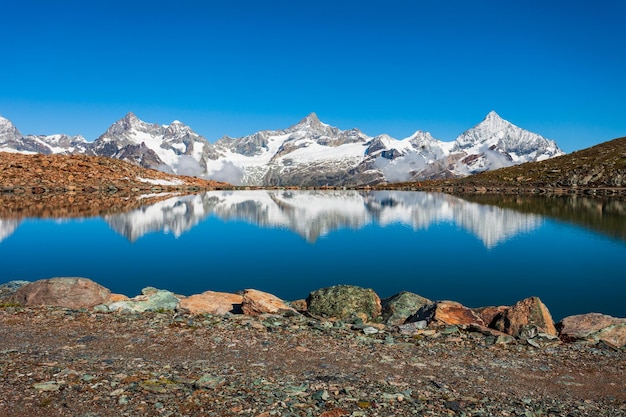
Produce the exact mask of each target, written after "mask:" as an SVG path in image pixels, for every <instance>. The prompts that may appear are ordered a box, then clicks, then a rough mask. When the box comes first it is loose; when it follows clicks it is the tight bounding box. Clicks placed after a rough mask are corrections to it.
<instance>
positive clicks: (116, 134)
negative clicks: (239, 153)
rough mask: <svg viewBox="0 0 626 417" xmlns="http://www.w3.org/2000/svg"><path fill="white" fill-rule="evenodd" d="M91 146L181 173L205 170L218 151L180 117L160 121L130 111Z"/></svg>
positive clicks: (101, 152)
mask: <svg viewBox="0 0 626 417" xmlns="http://www.w3.org/2000/svg"><path fill="white" fill-rule="evenodd" d="M91 150H92V151H93V152H94V153H95V154H96V155H99V156H108V157H111V158H117V159H122V160H126V161H128V162H132V163H136V164H138V165H141V166H144V167H147V168H156V169H160V170H161V171H166V172H173V173H176V174H180V175H202V174H204V173H206V166H207V160H209V159H211V158H217V156H218V155H217V153H216V152H215V149H214V148H213V145H211V144H210V143H209V142H208V141H207V140H206V139H205V138H203V137H202V136H200V135H198V134H197V133H195V132H194V131H193V130H191V128H190V127H189V126H186V125H184V124H182V123H181V122H179V121H177V120H176V121H174V122H172V123H171V124H169V125H157V124H150V123H146V122H144V121H142V120H139V119H138V118H137V116H135V115H134V114H133V113H128V114H127V115H126V116H124V117H123V118H122V119H120V120H118V121H117V122H115V123H114V124H113V125H111V127H109V129H107V131H106V132H105V133H104V134H103V135H102V136H100V137H99V138H98V139H96V140H95V141H94V142H93V146H92V147H91Z"/></svg>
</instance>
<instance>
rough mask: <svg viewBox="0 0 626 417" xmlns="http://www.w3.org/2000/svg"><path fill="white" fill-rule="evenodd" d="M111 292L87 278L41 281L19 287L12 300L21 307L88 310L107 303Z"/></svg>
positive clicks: (62, 278) (61, 278)
mask: <svg viewBox="0 0 626 417" xmlns="http://www.w3.org/2000/svg"><path fill="white" fill-rule="evenodd" d="M110 295H111V291H109V290H108V289H107V288H105V287H103V286H102V285H100V284H97V283H95V282H93V281H92V280H90V279H87V278H79V277H68V278H66V277H59V278H50V279H42V280H39V281H35V282H31V283H30V284H26V285H24V286H22V287H20V288H19V289H18V290H17V291H16V292H15V294H14V295H13V297H12V298H13V299H14V300H15V302H17V303H19V304H21V305H23V306H38V305H49V306H56V307H66V308H90V307H93V306H95V305H98V304H102V303H105V302H107V301H108V299H109V297H110Z"/></svg>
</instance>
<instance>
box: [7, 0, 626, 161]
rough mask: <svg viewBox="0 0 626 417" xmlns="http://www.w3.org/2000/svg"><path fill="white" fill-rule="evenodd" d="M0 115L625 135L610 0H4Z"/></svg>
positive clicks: (398, 132)
mask: <svg viewBox="0 0 626 417" xmlns="http://www.w3.org/2000/svg"><path fill="white" fill-rule="evenodd" d="M0 10H1V13H2V15H3V18H2V24H0V48H1V49H0V51H2V52H1V54H2V56H3V60H2V61H3V62H2V64H1V65H0V115H2V116H4V117H6V118H8V119H10V120H11V121H12V122H13V123H14V124H15V125H16V126H17V128H18V129H20V130H21V131H22V133H25V134H28V133H33V134H53V133H68V134H82V135H84V136H85V137H86V138H87V139H89V140H93V139H95V138H96V137H98V136H99V135H100V134H102V133H103V132H104V131H105V130H106V129H107V128H108V126H109V125H111V124H112V123H113V122H114V121H116V120H118V119H120V118H121V117H123V116H124V115H125V114H126V113H127V112H129V111H132V112H134V113H135V114H137V116H138V117H139V118H141V119H142V120H145V121H147V122H152V123H159V124H168V123H170V122H171V121H173V120H175V119H177V120H180V121H182V122H183V123H185V124H188V125H190V126H191V127H192V128H193V129H194V130H195V131H196V132H198V133H199V134H201V135H203V136H204V137H206V138H207V139H208V140H209V141H211V142H213V141H215V140H216V139H218V138H219V137H221V136H223V135H226V134H228V135H230V136H235V137H237V136H243V135H246V134H250V133H253V132H255V131H258V130H264V129H281V128H286V127H288V126H290V125H292V124H294V123H296V122H298V121H299V120H300V119H301V118H303V117H304V116H306V115H307V114H308V113H310V112H316V113H317V114H318V116H319V117H320V119H321V120H322V121H324V122H326V123H329V124H331V125H334V126H337V127H339V128H342V129H350V128H353V127H358V128H360V129H361V130H363V131H364V132H365V133H367V134H369V135H376V134H380V133H388V134H391V135H392V136H394V137H396V138H399V139H401V138H404V137H406V136H409V135H410V134H411V133H413V132H414V131H415V130H418V129H420V130H425V131H429V132H431V133H432V134H433V136H434V137H436V138H438V139H441V140H446V141H448V140H453V139H454V138H455V137H456V136H457V135H458V134H459V133H461V132H462V131H464V130H466V129H468V128H470V127H472V126H474V125H475V124H477V123H479V122H480V121H481V120H482V119H483V118H484V116H485V115H486V114H487V113H488V112H489V111H490V110H496V111H497V112H498V113H499V114H500V115H501V116H502V117H504V118H505V119H507V120H509V121H511V122H513V123H514V124H516V125H518V126H520V127H523V128H525V129H528V130H531V131H534V132H537V133H540V134H542V135H543V136H546V137H548V138H550V139H554V140H556V141H557V143H558V144H559V145H560V146H561V147H562V148H563V149H564V150H565V151H567V152H570V151H573V150H577V149H581V148H585V147H588V146H591V145H594V144H597V143H599V142H603V141H606V140H609V139H613V138H616V137H620V136H625V135H626V101H625V97H626V30H624V22H625V21H626V2H624V1H620V0H615V1H593V2H592V1H580V2H571V1H549V2H546V1H533V0H531V1H505V2H503V1H409V0H407V1H394V0H390V1H385V2H382V1H369V0H359V1H352V0H334V1H326V0H320V1H316V2H301V1H294V0H290V1H264V2H261V1H237V0H233V1H228V2H226V1H219V2H218V1H214V2H210V1H186V0H179V1H176V2H173V1H171V2H164V1H158V0H155V1H151V2H135V1H132V0H126V1H123V2H122V1H117V0H106V1H105V0H90V1H82V0H81V1H64V0H58V1H54V2H53V1H29V0H22V1H19V2H17V1H6V2H4V4H3V5H2V6H0Z"/></svg>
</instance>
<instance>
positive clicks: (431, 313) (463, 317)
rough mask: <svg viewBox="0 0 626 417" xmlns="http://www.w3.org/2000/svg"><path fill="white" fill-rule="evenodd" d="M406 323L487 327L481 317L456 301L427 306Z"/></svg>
mask: <svg viewBox="0 0 626 417" xmlns="http://www.w3.org/2000/svg"><path fill="white" fill-rule="evenodd" d="M406 321H407V323H412V322H417V321H426V322H427V323H428V324H429V325H430V324H433V325H445V324H447V325H459V324H462V325H471V324H476V325H480V326H484V325H485V323H484V322H483V320H482V319H481V318H480V316H479V315H478V314H476V313H475V312H474V311H473V310H472V309H471V308H468V307H465V306H464V305H462V304H460V303H457V302H455V301H437V302H435V303H431V304H427V305H425V306H423V307H422V308H420V309H419V310H418V311H417V312H416V313H415V314H414V315H412V316H411V317H409V318H408V319H407V320H406Z"/></svg>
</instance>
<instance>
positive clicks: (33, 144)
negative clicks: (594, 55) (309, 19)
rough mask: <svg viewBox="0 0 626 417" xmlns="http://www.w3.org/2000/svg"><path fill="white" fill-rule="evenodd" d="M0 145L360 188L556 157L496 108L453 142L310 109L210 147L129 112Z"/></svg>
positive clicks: (217, 175) (3, 123) (216, 175)
mask: <svg viewBox="0 0 626 417" xmlns="http://www.w3.org/2000/svg"><path fill="white" fill-rule="evenodd" d="M0 150H5V151H9V152H25V153H33V152H37V153H46V154H47V153H64V154H74V153H84V154H87V155H99V156H107V157H111V158H116V159H121V160H125V161H128V162H132V163H134V164H137V165H140V166H143V167H147V168H154V169H159V170H161V171H164V172H170V173H176V174H182V175H194V176H198V177H203V178H207V179H214V180H217V181H224V182H229V183H233V184H236V185H254V186H327V185H328V186H358V185H376V184H381V183H392V182H399V181H410V180H424V179H436V178H454V177H460V176H467V175H470V174H473V173H476V172H481V171H485V170H492V169H496V168H501V167H506V166H511V165H515V164H520V163H524V162H528V161H541V160H544V159H548V158H552V157H554V156H557V155H562V154H563V152H562V151H561V150H560V149H559V147H558V146H557V145H556V143H555V142H554V141H551V140H548V139H545V138H543V137H542V136H540V135H537V134H535V133H532V132H529V131H526V130H524V129H521V128H519V127H517V126H515V125H513V124H512V123H510V122H508V121H506V120H504V119H502V118H501V117H500V116H499V115H498V114H496V113H495V112H490V113H489V114H488V115H487V117H486V118H485V119H484V120H483V121H482V122H481V123H479V124H478V125H476V126H475V127H473V128H471V129H469V130H468V131H466V132H464V133H462V134H461V135H460V136H459V137H458V138H457V139H456V140H455V141H454V142H443V141H440V140H438V139H435V138H433V137H432V136H431V135H430V133H428V132H422V131H419V130H418V131H416V132H415V133H414V134H413V135H411V136H409V137H407V138H405V139H402V140H398V139H394V138H392V137H390V136H389V135H385V134H382V135H378V136H375V137H371V136H368V135H366V134H365V133H363V132H361V131H360V130H359V129H356V128H354V129H349V130H341V129H339V128H337V127H333V126H330V125H327V124H325V123H323V122H321V121H320V120H319V118H318V117H317V115H316V114H315V113H311V114H310V115H308V116H307V117H305V118H304V119H302V120H301V121H300V122H299V123H297V124H295V125H293V126H291V127H289V128H287V129H284V130H271V131H270V130H267V131H261V132H256V133H253V134H251V135H248V136H244V137H240V138H231V137H228V136H226V137H224V138H222V139H220V140H218V141H217V142H215V143H214V144H210V143H209V142H208V141H207V140H206V139H205V138H203V137H202V136H200V135H198V134H197V133H195V132H194V131H193V130H192V129H191V128H190V127H188V126H186V125H184V124H182V123H180V122H178V121H174V122H172V123H171V124H169V125H157V124H150V123H146V122H144V121H142V120H140V119H138V118H137V117H136V116H135V115H134V114H132V113H128V114H127V115H126V116H125V117H124V118H122V119H120V120H118V121H117V122H115V123H114V124H112V125H111V126H110V127H109V128H108V129H107V131H106V132H105V133H104V134H102V135H101V136H100V137H99V138H97V139H96V140H95V141H94V142H92V143H89V142H86V141H85V140H84V138H82V137H76V138H69V137H65V136H60V135H55V136H41V137H39V136H38V137H32V136H28V137H25V136H22V135H21V133H20V132H19V131H18V130H17V129H16V128H15V127H14V126H13V125H12V124H11V123H10V122H9V121H8V120H6V119H0Z"/></svg>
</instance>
